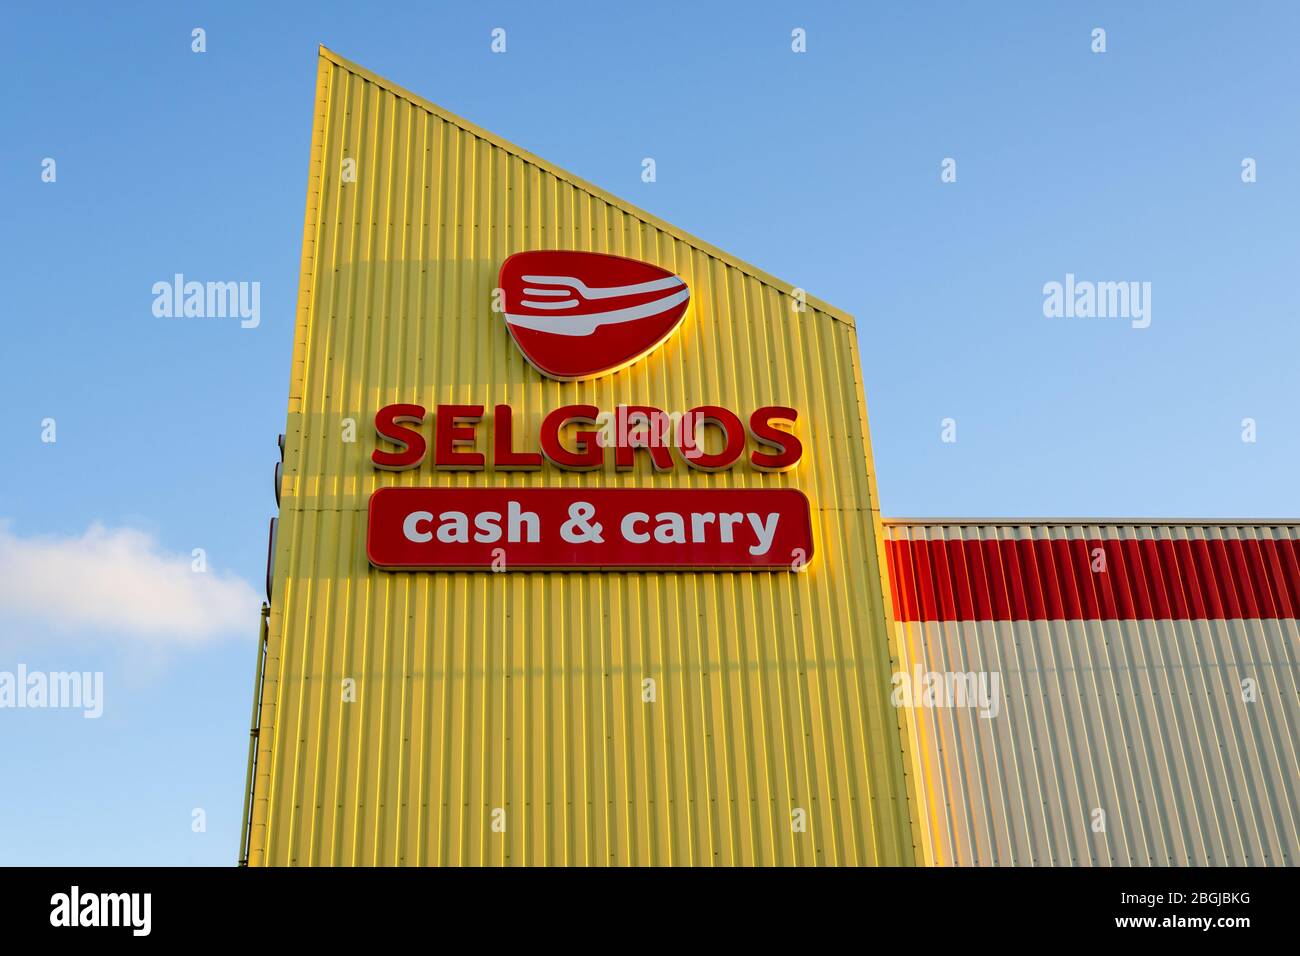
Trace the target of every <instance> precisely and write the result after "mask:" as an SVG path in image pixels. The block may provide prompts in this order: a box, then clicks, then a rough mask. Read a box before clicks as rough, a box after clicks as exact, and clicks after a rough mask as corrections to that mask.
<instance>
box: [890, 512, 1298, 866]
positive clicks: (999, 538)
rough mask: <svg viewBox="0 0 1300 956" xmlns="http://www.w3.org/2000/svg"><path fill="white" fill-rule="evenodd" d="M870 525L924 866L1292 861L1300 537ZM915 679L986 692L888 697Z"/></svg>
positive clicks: (1231, 529)
mask: <svg viewBox="0 0 1300 956" xmlns="http://www.w3.org/2000/svg"><path fill="white" fill-rule="evenodd" d="M885 532H886V536H887V538H888V553H889V567H890V577H891V580H892V588H893V595H894V597H893V600H894V607H895V614H896V619H897V623H896V625H895V627H896V629H897V634H898V639H899V644H900V646H901V654H902V657H903V659H904V660H905V661H906V662H907V668H906V673H907V674H908V675H909V676H908V678H907V679H906V681H904V680H903V679H901V678H900V679H899V680H898V681H897V682H896V687H895V695H896V696H895V697H894V700H895V703H896V704H898V705H900V709H901V710H902V711H903V712H904V713H905V714H906V719H907V724H908V726H909V731H910V734H909V735H910V739H911V740H912V741H913V743H912V746H913V747H914V754H913V756H914V759H915V762H916V765H917V766H918V768H919V770H920V776H921V778H922V789H923V790H924V792H925V794H926V796H925V799H924V803H925V810H924V812H923V814H922V815H921V819H920V821H919V826H918V829H919V830H920V832H921V845H922V851H923V855H924V858H925V860H926V862H928V863H933V864H977V865H998V864H1002V865H1009V864H1016V865H1108V864H1115V865H1187V864H1192V865H1294V864H1296V862H1297V860H1298V859H1300V857H1298V856H1297V854H1298V852H1300V845H1298V841H1300V837H1298V835H1297V834H1298V833H1300V797H1298V794H1300V758H1298V756H1297V753H1298V748H1300V696H1298V685H1297V682H1298V680H1300V668H1298V667H1297V646H1298V645H1297V638H1298V637H1300V621H1297V620H1296V618H1297V608H1300V560H1298V559H1300V525H1297V524H1295V523H1259V524H1245V523H1241V524H1238V523H1231V522H1204V523H1187V524H1175V523H1168V522H1153V523H1146V524H1112V523H1105V522H1099V523H1087V524H1083V523H1080V524H1074V525H1071V524H1064V523H1060V522H1041V523H1040V522H1034V521H1024V522H1001V523H994V522H980V521H977V520H972V521H965V522H962V521H943V522H933V523H931V522H927V521H925V520H924V519H916V520H911V521H893V520H889V521H886V522H885ZM928 674H941V675H947V674H963V675H969V674H973V675H975V681H976V683H975V684H967V685H966V686H967V687H977V688H978V687H981V686H982V687H983V688H985V689H987V690H988V691H990V692H991V693H990V694H989V695H988V696H987V697H986V698H984V699H982V700H979V701H977V702H976V706H974V707H969V706H935V704H945V705H947V704H960V703H961V700H960V699H958V698H957V697H956V695H954V697H953V698H950V697H948V695H947V694H946V693H944V694H938V695H936V696H934V697H931V698H929V699H927V698H925V697H917V696H915V695H913V696H910V697H909V696H908V695H907V694H905V693H902V692H901V691H900V688H902V689H904V690H906V689H910V688H912V687H916V686H918V685H920V686H924V685H925V681H926V680H927V679H928V678H927V676H926V675H928ZM995 674H996V675H998V683H997V686H996V687H995V685H994V684H993V677H992V675H995ZM981 680H983V681H985V683H984V684H983V685H980V684H979V683H978V682H979V681H981ZM1247 681H1248V682H1250V683H1249V684H1246V685H1245V686H1246V687H1247V688H1249V687H1251V686H1253V688H1254V694H1255V696H1254V699H1253V700H1251V701H1248V700H1246V699H1245V697H1246V696H1249V695H1246V694H1244V692H1243V682H1247ZM947 686H952V687H954V688H956V686H957V684H956V683H955V682H954V683H953V684H952V685H945V688H946V687H947ZM967 702H969V695H968V697H967ZM985 705H987V706H985ZM982 713H988V714H989V716H988V717H984V716H981V714H982ZM1098 810H1100V811H1102V812H1103V813H1104V821H1103V822H1104V830H1101V831H1100V832H1099V831H1098V830H1096V829H1095V822H1096V821H1097V820H1099V819H1101V818H1100V817H1099V816H1098V815H1097V811H1098Z"/></svg>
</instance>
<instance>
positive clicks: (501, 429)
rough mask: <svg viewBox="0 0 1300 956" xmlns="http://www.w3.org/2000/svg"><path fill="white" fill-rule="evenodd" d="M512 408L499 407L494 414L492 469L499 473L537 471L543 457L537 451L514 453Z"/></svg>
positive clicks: (506, 406)
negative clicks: (511, 422) (511, 420)
mask: <svg viewBox="0 0 1300 956" xmlns="http://www.w3.org/2000/svg"><path fill="white" fill-rule="evenodd" d="M510 415H511V411H510V406H509V405H498V406H497V407H496V409H495V410H494V411H493V413H492V467H493V468H496V469H498V470H499V471H537V469H539V468H541V467H542V456H541V455H539V454H538V453H537V452H535V451H514V450H512V448H511V445H513V444H514V441H513V439H512V437H511V436H512V434H513V429H512V427H511V425H510Z"/></svg>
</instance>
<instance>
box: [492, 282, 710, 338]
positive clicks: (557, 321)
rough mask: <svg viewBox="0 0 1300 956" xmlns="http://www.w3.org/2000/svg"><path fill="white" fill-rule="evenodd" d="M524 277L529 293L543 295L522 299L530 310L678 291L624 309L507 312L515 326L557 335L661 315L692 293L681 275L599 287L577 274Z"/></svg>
mask: <svg viewBox="0 0 1300 956" xmlns="http://www.w3.org/2000/svg"><path fill="white" fill-rule="evenodd" d="M523 280H524V282H527V283H529V285H528V286H525V287H524V295H525V296H539V297H542V298H535V299H534V298H526V299H521V300H520V303H519V304H520V305H522V306H524V307H525V308H529V309H541V310H546V311H555V312H560V311H564V310H570V309H577V308H578V307H579V306H581V305H583V304H584V303H586V304H588V305H591V304H594V303H595V301H596V300H599V299H613V298H618V297H620V296H626V295H642V294H645V293H647V292H667V291H669V290H674V291H672V294H670V295H664V296H661V297H659V298H657V299H652V300H650V301H649V302H643V303H641V304H640V305H633V306H628V307H627V308H623V309H609V310H605V311H601V310H599V309H598V308H597V309H595V310H592V311H580V312H569V314H567V315H554V316H541V315H516V314H511V313H507V314H506V320H507V321H508V322H510V323H511V324H512V325H518V326H522V327H523V328H526V329H536V330H538V331H540V332H551V333H554V334H556V335H590V334H591V333H592V332H594V331H595V330H596V329H597V328H598V327H599V326H602V325H611V324H615V323H618V322H632V321H634V320H636V319H644V318H648V317H650V316H652V315H659V314H660V313H662V312H667V311H668V310H669V309H671V308H673V306H675V305H678V304H679V303H681V302H685V301H686V300H687V299H688V298H690V295H691V292H690V289H688V288H687V287H686V283H685V282H683V281H682V280H681V279H679V278H678V277H677V276H665V277H664V278H662V279H654V280H652V281H650V282H638V283H636V284H634V285H617V286H605V287H596V288H593V287H591V286H589V285H587V284H586V283H585V282H583V281H582V280H581V279H578V278H575V277H573V276H523ZM536 286H552V287H553V288H536ZM561 297H563V298H561Z"/></svg>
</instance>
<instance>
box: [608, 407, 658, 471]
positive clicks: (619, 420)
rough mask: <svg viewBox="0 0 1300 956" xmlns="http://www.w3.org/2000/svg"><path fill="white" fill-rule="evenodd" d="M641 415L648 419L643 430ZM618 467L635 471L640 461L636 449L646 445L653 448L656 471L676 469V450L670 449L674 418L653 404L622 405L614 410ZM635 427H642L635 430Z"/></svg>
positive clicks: (615, 460)
mask: <svg viewBox="0 0 1300 956" xmlns="http://www.w3.org/2000/svg"><path fill="white" fill-rule="evenodd" d="M641 419H645V422H644V424H645V430H644V431H640V430H639V429H640V428H641V426H642V422H641ZM614 425H615V428H616V430H617V431H616V434H615V438H614V467H615V468H616V469H618V470H619V471H631V470H632V467H633V466H634V465H635V464H636V450H637V449H638V448H644V449H646V450H647V451H649V452H650V461H651V463H653V464H654V467H655V471H672V470H673V453H672V452H671V451H669V450H668V446H669V445H670V444H672V434H673V429H672V421H671V420H670V419H669V418H668V416H667V415H665V414H664V413H663V412H661V411H660V410H659V409H657V408H655V407H654V406H652V405H620V406H618V408H617V409H616V410H615V411H614ZM633 429H638V430H637V431H636V432H635V433H633Z"/></svg>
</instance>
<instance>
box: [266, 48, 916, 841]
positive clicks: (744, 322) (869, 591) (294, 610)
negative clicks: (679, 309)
mask: <svg viewBox="0 0 1300 956" xmlns="http://www.w3.org/2000/svg"><path fill="white" fill-rule="evenodd" d="M345 160H355V181H352V182H349V181H345V179H344V177H343V176H342V169H343V166H344V161H345ZM772 215H773V217H774V222H776V221H778V219H779V217H780V210H779V209H778V208H776V207H774V208H773V210H772ZM528 249H577V250H587V251H594V252H607V253H612V254H616V255H623V256H629V257H632V258H636V259H642V260H645V261H647V262H650V263H654V264H657V265H660V266H662V267H663V268H665V269H669V270H671V271H673V272H674V273H676V274H677V275H679V276H681V277H682V278H683V279H685V280H686V282H687V283H688V284H689V286H690V288H691V293H692V298H691V307H690V310H689V312H688V313H687V316H686V320H685V322H684V323H683V325H682V327H681V328H680V329H679V330H678V332H677V333H676V334H675V335H674V336H673V337H672V338H670V339H669V340H668V341H667V343H666V344H665V345H664V346H663V347H661V348H660V349H658V350H657V351H655V352H654V353H653V354H651V355H650V356H648V357H646V358H644V359H642V360H641V361H639V362H637V363H636V364H635V365H633V366H631V367H630V368H627V369H624V370H623V371H620V372H618V373H616V374H613V375H609V376H606V377H604V378H599V379H596V380H593V381H588V382H577V383H561V382H554V381H549V380H546V379H544V378H542V377H541V376H540V375H538V374H537V373H536V372H535V371H534V370H533V369H532V368H531V367H530V366H528V364H527V363H526V362H525V360H524V359H523V357H522V356H521V355H520V354H519V352H518V351H517V349H515V348H514V347H513V345H512V344H511V342H510V338H509V335H508V333H507V330H506V329H505V327H504V325H503V323H502V321H501V316H500V315H497V314H494V313H493V312H492V311H491V299H492V290H493V288H494V286H495V285H496V282H497V270H498V268H499V267H500V264H501V262H502V260H503V259H504V258H505V257H506V256H508V255H510V254H511V253H514V252H518V251H522V250H528ZM790 292H791V287H790V286H789V285H788V284H785V283H780V282H778V281H776V280H775V279H773V278H771V277H770V276H767V275H766V274H764V273H762V272H759V271H758V270H756V269H754V268H752V267H750V266H747V265H745V264H744V263H741V262H739V261H738V260H736V259H734V258H733V257H730V256H728V255H726V254H725V253H722V252H721V251H719V250H717V249H714V248H713V247H711V246H708V245H706V244H704V243H701V242H700V241H698V240H696V239H693V238H692V237H690V236H688V235H686V234H685V233H683V232H682V231H680V230H678V229H676V228H674V227H672V226H669V225H668V224H666V223H664V222H662V221H660V220H658V219H655V218H654V217H652V216H650V215H648V214H646V213H643V212H641V211H639V210H637V209H635V208H633V207H631V206H629V205H628V204H626V203H623V202H621V201H619V200H617V199H615V198H614V197H612V196H610V195H608V194H607V193H605V192H603V191H601V190H599V189H596V188H595V187H592V186H590V185H588V184H586V183H583V182H582V181H580V180H578V179H576V178H574V177H572V176H569V175H568V174H566V173H564V172H563V171H561V170H558V169H556V168H555V167H553V166H551V165H550V164H548V163H545V162H544V161H542V160H539V159H537V158H536V157H534V156H531V155H529V154H527V153H525V152H523V151H521V150H519V149H517V148H515V147H513V146H511V145H510V144H508V143H505V142H504V141H502V140H500V139H499V138H496V137H494V136H492V135H490V134H488V133H485V132H483V131H481V130H478V129H476V128H474V127H473V126H471V125H469V124H468V123H466V122H464V121H462V120H460V119H457V118H456V117H454V116H451V115H450V114H448V113H446V112H445V111H443V110H441V109H439V108H437V107H435V106H433V105H432V104H429V103H427V102H425V101H423V100H421V99H419V98H417V97H415V96H413V95H411V94H409V93H406V92H404V91H402V90H400V89H398V88H397V87H395V86H393V85H392V84H389V83H387V82H386V81H383V80H381V79H379V78H378V77H375V76H374V75H373V74H370V73H369V72H367V71H365V70H363V69H361V68H360V67H357V66H355V65H353V64H350V63H348V62H347V61H345V60H342V59H340V58H338V57H336V56H335V55H333V54H331V53H329V52H327V51H322V54H321V59H320V67H319V78H318V86H317V102H316V115H315V127H314V133H313V145H312V156H311V173H310V183H309V192H308V202H307V217H306V228H305V232H304V239H303V267H302V283H301V289H300V293H299V307H298V317H297V326H296V333H295V344H294V353H293V372H292V381H291V389H290V398H289V414H288V425H287V429H286V435H287V440H286V449H285V465H284V477H283V482H282V507H281V513H280V523H279V532H278V543H277V547H276V551H275V565H274V568H275V570H274V591H273V600H272V607H271V614H270V626H269V642H268V650H267V659H266V672H265V678H264V683H263V695H262V707H261V716H260V736H259V738H258V744H257V765H256V774H255V780H254V789H253V798H252V826H251V831H250V845H249V862H250V863H252V864H254V865H264V864H272V865H274V864H280V865H302V864H364V865H371V864H378V865H389V864H392V865H398V864H407V865H412V864H421V865H433V864H466V865H480V864H539V865H540V864H585V865H601V864H632V865H642V864H649V865H663V864H704V865H710V864H806V865H818V864H910V863H912V862H914V841H913V835H912V829H911V824H910V815H909V806H908V803H909V801H908V785H909V782H910V781H909V777H908V774H907V772H906V769H905V768H906V766H907V760H908V759H909V758H908V756H907V751H908V748H907V745H906V742H905V741H906V738H905V736H904V732H903V728H901V727H900V724H899V720H900V715H899V712H898V711H897V710H895V709H894V708H893V707H891V706H890V704H889V699H888V688H889V681H890V674H891V673H892V672H893V670H894V669H895V665H894V662H893V661H892V660H891V656H890V650H889V627H888V621H889V617H888V610H887V603H886V595H885V593H884V591H883V588H884V585H883V584H882V577H881V561H882V556H883V550H882V549H881V545H880V541H881V538H880V519H879V510H878V505H877V499H876V492H875V476H874V472H873V467H872V465H871V455H870V446H869V442H868V436H867V429H866V412H865V405H864V399H863V388H862V383H861V381H860V375H859V367H860V366H859V357H858V350H857V342H856V337H855V330H854V326H853V322H852V320H851V318H850V317H848V316H846V315H844V314H843V313H841V312H838V311H837V310H834V309H831V308H830V307H828V306H825V305H823V304H821V303H818V302H816V300H812V299H809V300H808V307H807V310H806V311H804V312H799V311H796V309H795V308H794V302H795V300H794V299H793V298H792V296H791V295H790ZM395 402H416V403H419V404H422V405H425V406H428V407H432V406H433V405H436V404H438V403H475V404H485V405H489V406H490V405H492V404H495V403H507V404H509V405H511V406H513V408H514V413H515V416H516V423H515V429H516V435H517V436H532V435H536V433H537V429H538V426H539V423H540V420H541V418H542V416H543V415H545V413H547V412H548V411H550V410H552V409H555V408H557V407H559V406H561V405H566V404H574V403H590V404H593V405H596V406H598V407H600V408H602V409H613V408H614V407H615V406H616V405H618V404H620V403H626V404H649V405H654V406H656V407H660V408H664V409H687V408H691V407H693V406H696V405H701V404H718V405H723V406H725V407H728V408H733V409H736V410H738V411H743V412H744V413H746V414H747V413H748V411H750V410H752V409H754V408H756V407H758V406H761V405H768V404H785V405H791V406H793V407H795V408H797V409H798V410H799V420H798V424H797V426H796V432H797V434H798V435H799V437H800V439H801V441H802V442H803V444H804V448H805V454H804V457H803V460H802V461H801V462H800V464H799V465H798V466H797V467H796V468H795V469H794V470H792V471H789V472H786V473H781V474H764V473H759V472H756V471H753V470H751V469H748V468H741V467H738V468H736V469H735V470H733V471H732V472H730V473H725V474H706V473H700V472H695V471H688V470H676V471H673V472H671V473H666V474H655V473H653V471H652V470H651V467H650V462H649V461H647V460H644V458H645V456H638V457H639V459H641V460H638V462H637V467H636V470H635V471H634V472H631V473H618V472H615V471H614V469H613V465H612V462H607V464H606V466H605V468H604V469H603V470H602V471H598V472H594V473H587V474H574V473H568V472H563V471H560V470H558V469H555V468H547V469H545V470H543V471H540V472H537V473H532V474H519V473H514V474H507V473H501V472H495V473H494V472H492V471H491V470H489V471H487V472H485V473H482V474H449V473H446V472H436V471H434V470H432V469H431V468H429V467H428V466H427V465H426V466H423V467H421V468H419V469H417V470H414V471H407V472H401V473H396V474H394V473H387V472H380V471H377V470H376V469H375V468H374V467H373V466H372V465H371V463H370V453H371V451H372V450H373V448H374V447H375V443H374V433H373V429H372V427H371V422H372V420H373V418H374V414H375V412H376V411H377V410H378V409H379V408H380V407H381V406H383V405H386V404H389V403H395ZM349 421H351V422H354V423H355V432H356V440H355V442H349V441H347V440H345V439H346V436H347V429H348V427H349V426H348V422H349ZM517 440H518V441H520V442H521V443H522V442H523V441H524V439H523V438H522V437H521V438H519V439H517ZM483 442H484V438H483V436H480V439H479V443H480V444H479V447H480V448H482V447H483ZM478 484H497V485H512V486H521V487H522V486H540V485H557V486H612V487H709V488H727V487H793V488H798V489H800V490H802V491H803V492H804V493H805V494H806V495H807V496H808V498H809V500H810V502H811V506H812V517H813V532H814V542H815V548H816V550H815V558H814V559H813V561H812V563H811V565H810V566H809V567H808V568H807V569H806V570H805V571H803V572H802V573H777V574H742V573H730V572H726V573H715V572H689V573H646V572H642V573H591V572H584V573H550V574H546V573H535V572H515V573H507V574H490V573H466V572H457V573H451V572H437V573H432V572H416V573H391V572H383V571H377V570H374V569H372V568H371V567H370V566H369V564H368V562H367V560H366V553H365V545H364V536H365V527H366V506H367V502H368V499H369V497H370V495H371V493H372V492H373V491H374V490H375V489H376V488H379V487H382V486H388V485H437V486H456V487H468V486H473V485H478ZM348 678H351V679H352V680H354V681H355V687H356V700H355V702H346V701H345V700H344V694H343V691H342V688H343V685H344V681H345V680H346V679H348ZM646 678H653V679H654V680H655V681H656V683H657V694H656V700H655V701H654V702H651V703H647V702H643V696H642V682H643V680H644V679H646ZM499 810H500V811H504V813H503V814H502V815H499V816H498V817H497V818H496V819H498V820H501V821H503V822H504V831H503V832H500V831H499V829H497V828H494V827H493V821H494V816H493V814H494V812H495V811H499ZM798 810H802V811H803V813H804V814H805V816H806V820H807V828H806V831H800V830H797V829H796V828H795V827H793V826H792V814H793V813H794V812H795V811H798Z"/></svg>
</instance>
